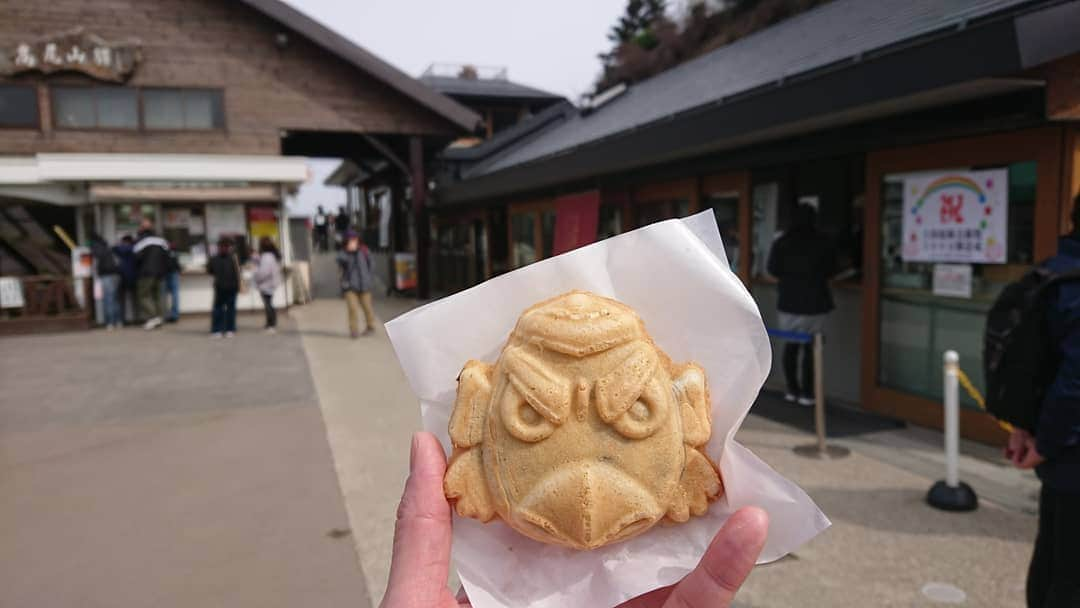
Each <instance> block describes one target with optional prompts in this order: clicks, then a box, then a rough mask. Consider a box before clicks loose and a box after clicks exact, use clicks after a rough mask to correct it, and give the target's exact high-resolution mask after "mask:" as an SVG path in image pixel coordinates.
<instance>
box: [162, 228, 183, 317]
mask: <svg viewBox="0 0 1080 608" xmlns="http://www.w3.org/2000/svg"><path fill="white" fill-rule="evenodd" d="M168 262H169V271H168V273H167V274H166V275H165V291H166V292H168V294H169V312H168V314H167V315H166V316H165V322H166V323H176V322H177V321H179V320H180V256H179V255H177V253H176V250H175V249H173V248H172V247H171V246H170V247H169V260H168Z"/></svg>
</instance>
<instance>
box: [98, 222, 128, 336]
mask: <svg viewBox="0 0 1080 608" xmlns="http://www.w3.org/2000/svg"><path fill="white" fill-rule="evenodd" d="M90 255H91V256H93V258H94V275H95V276H96V277H97V281H98V284H99V285H101V305H102V308H104V313H105V329H108V330H109V331H112V330H113V329H116V328H118V327H120V324H121V323H123V321H124V315H123V312H122V310H121V308H120V306H121V303H120V264H119V262H117V260H116V256H115V255H113V251H112V249H111V248H110V247H109V244H108V243H106V242H105V239H103V238H101V235H99V234H97V233H96V232H95V233H94V234H92V235H90Z"/></svg>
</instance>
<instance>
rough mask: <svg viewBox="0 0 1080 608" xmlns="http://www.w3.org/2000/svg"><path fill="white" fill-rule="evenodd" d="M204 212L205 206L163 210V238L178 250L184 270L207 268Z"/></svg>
mask: <svg viewBox="0 0 1080 608" xmlns="http://www.w3.org/2000/svg"><path fill="white" fill-rule="evenodd" d="M203 210H204V206H203V205H192V206H181V205H166V206H165V207H163V208H162V210H161V215H162V229H161V234H162V237H163V238H164V239H165V240H166V241H169V246H171V247H172V248H173V249H174V250H176V253H177V257H178V258H179V259H180V266H181V268H183V269H184V270H189V269H195V268H203V267H204V266H206V262H207V246H206V217H205V214H204V213H203Z"/></svg>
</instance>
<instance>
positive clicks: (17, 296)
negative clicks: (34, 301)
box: [0, 277, 26, 308]
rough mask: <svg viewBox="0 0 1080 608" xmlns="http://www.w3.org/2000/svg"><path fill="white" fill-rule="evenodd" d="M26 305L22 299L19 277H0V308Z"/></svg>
mask: <svg viewBox="0 0 1080 608" xmlns="http://www.w3.org/2000/svg"><path fill="white" fill-rule="evenodd" d="M23 306H26V301H25V300H23V292H22V281H21V280H19V277H0V308H22V307H23Z"/></svg>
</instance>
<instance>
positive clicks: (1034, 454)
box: [1013, 435, 1046, 469]
mask: <svg viewBox="0 0 1080 608" xmlns="http://www.w3.org/2000/svg"><path fill="white" fill-rule="evenodd" d="M1044 462H1046V459H1045V458H1043V456H1042V454H1040V453H1039V450H1038V449H1036V448H1035V438H1034V437H1032V436H1031V435H1028V437H1027V439H1026V440H1025V441H1024V448H1023V452H1022V453H1021V454H1020V455H1019V457H1018V458H1017V459H1016V460H1013V464H1015V465H1016V467H1017V468H1019V469H1034V468H1035V467H1037V466H1039V465H1040V464H1042V463H1044Z"/></svg>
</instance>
